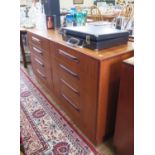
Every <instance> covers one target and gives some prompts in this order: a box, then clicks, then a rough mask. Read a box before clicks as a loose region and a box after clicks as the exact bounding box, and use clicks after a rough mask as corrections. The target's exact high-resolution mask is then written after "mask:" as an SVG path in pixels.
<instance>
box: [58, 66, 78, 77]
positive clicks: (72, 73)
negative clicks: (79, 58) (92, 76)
mask: <svg viewBox="0 0 155 155" xmlns="http://www.w3.org/2000/svg"><path fill="white" fill-rule="evenodd" d="M59 66H60V67H61V68H62V69H63V70H65V71H66V72H68V73H69V74H71V75H72V76H74V77H76V78H78V79H79V76H78V74H76V73H74V72H73V71H71V70H70V69H68V68H67V67H65V66H64V65H62V64H59Z"/></svg>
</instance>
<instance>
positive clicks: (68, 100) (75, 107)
mask: <svg viewBox="0 0 155 155" xmlns="http://www.w3.org/2000/svg"><path fill="white" fill-rule="evenodd" d="M61 95H62V97H63V98H64V99H65V100H66V101H67V102H68V103H69V104H70V105H71V106H72V107H73V108H74V109H76V110H77V111H80V109H79V108H78V107H77V106H76V105H75V104H74V103H73V102H72V101H71V100H70V99H69V98H68V97H67V96H66V95H65V94H63V93H62V92H61Z"/></svg>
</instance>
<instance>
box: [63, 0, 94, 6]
mask: <svg viewBox="0 0 155 155" xmlns="http://www.w3.org/2000/svg"><path fill="white" fill-rule="evenodd" d="M73 5H74V4H73V0H60V8H70V7H72V6H73ZM91 5H93V0H84V4H81V6H91Z"/></svg>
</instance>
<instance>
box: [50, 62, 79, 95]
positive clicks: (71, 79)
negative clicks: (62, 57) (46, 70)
mask: <svg viewBox="0 0 155 155" xmlns="http://www.w3.org/2000/svg"><path fill="white" fill-rule="evenodd" d="M65 67H66V66H64V65H63V64H62V63H61V62H59V61H54V63H53V72H54V73H56V74H53V77H54V79H55V80H56V83H55V88H56V87H57V86H56V85H57V84H60V81H59V82H58V81H57V80H58V79H62V80H64V81H65V82H66V83H67V84H68V85H69V86H70V87H72V90H74V91H75V92H77V93H78V94H79V95H80V89H79V88H80V87H79V86H80V78H79V75H78V74H77V73H75V72H73V71H72V70H70V69H68V68H65Z"/></svg>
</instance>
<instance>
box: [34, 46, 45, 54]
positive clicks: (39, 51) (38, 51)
mask: <svg viewBox="0 0 155 155" xmlns="http://www.w3.org/2000/svg"><path fill="white" fill-rule="evenodd" d="M33 50H34V51H36V52H37V53H39V54H42V53H43V52H42V51H41V50H39V49H37V48H35V47H33Z"/></svg>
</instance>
